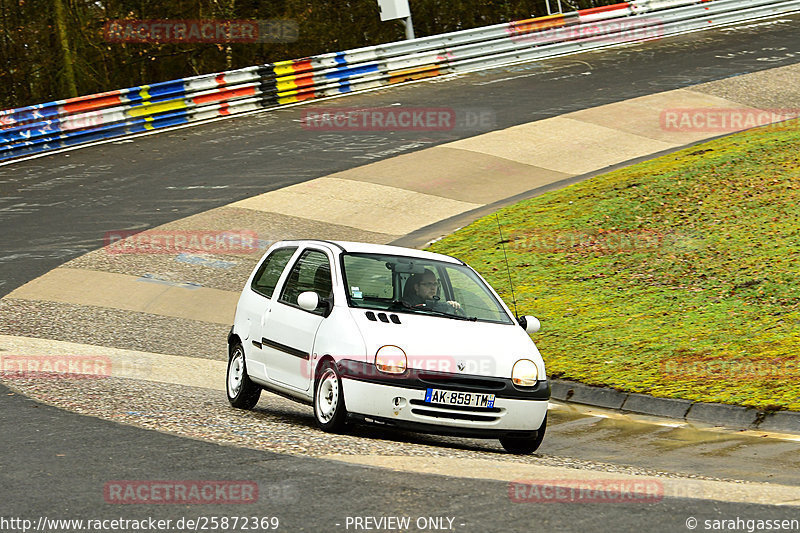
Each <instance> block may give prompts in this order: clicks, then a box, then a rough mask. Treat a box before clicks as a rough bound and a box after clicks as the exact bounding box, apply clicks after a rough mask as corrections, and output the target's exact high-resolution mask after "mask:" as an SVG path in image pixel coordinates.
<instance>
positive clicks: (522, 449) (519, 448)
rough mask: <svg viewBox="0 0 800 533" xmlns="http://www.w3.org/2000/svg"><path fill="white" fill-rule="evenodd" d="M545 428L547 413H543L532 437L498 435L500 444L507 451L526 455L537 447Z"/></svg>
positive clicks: (542, 437)
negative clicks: (542, 418) (540, 423)
mask: <svg viewBox="0 0 800 533" xmlns="http://www.w3.org/2000/svg"><path fill="white" fill-rule="evenodd" d="M546 429H547V414H546V413H545V415H544V420H542V425H541V426H540V427H539V429H537V430H536V435H534V436H533V437H500V444H502V445H503V448H505V450H506V451H507V452H509V453H515V454H518V455H528V454H531V453H533V452H535V451H536V450H538V449H539V446H540V445H541V444H542V440H543V439H544V432H545V430H546Z"/></svg>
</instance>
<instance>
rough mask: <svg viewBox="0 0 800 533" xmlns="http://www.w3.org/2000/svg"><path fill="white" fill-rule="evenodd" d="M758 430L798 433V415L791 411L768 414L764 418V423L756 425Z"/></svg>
mask: <svg viewBox="0 0 800 533" xmlns="http://www.w3.org/2000/svg"><path fill="white" fill-rule="evenodd" d="M758 429H763V430H766V431H786V432H790V433H800V413H795V412H791V411H778V412H775V413H768V414H767V415H765V416H764V421H763V422H761V424H759V425H758Z"/></svg>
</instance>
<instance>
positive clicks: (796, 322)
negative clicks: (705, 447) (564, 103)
mask: <svg viewBox="0 0 800 533" xmlns="http://www.w3.org/2000/svg"><path fill="white" fill-rule="evenodd" d="M576 157H579V154H576ZM497 215H498V216H499V220H500V222H501V224H502V227H503V236H504V237H505V239H506V242H505V245H506V251H507V254H508V262H509V265H510V270H511V277H512V279H513V282H514V289H515V292H516V298H517V303H518V308H519V313H520V314H532V315H535V316H537V317H538V318H539V319H540V320H541V322H542V330H541V332H539V333H537V334H535V335H534V336H533V338H534V340H535V341H536V344H537V346H538V347H539V350H540V351H541V352H542V355H543V357H544V359H545V362H546V363H547V365H548V373H549V375H550V376H551V377H562V378H565V379H573V380H578V381H582V382H584V383H587V384H591V385H606V386H609V387H613V388H616V389H619V390H624V391H628V392H641V393H647V394H652V395H654V396H660V397H673V398H684V399H689V400H694V401H703V402H722V403H729V404H738V405H746V406H752V407H758V408H761V409H766V410H777V409H789V410H794V411H800V286H799V285H800V284H799V283H798V278H799V276H800V128H798V126H797V123H796V121H791V122H789V123H785V125H783V126H772V127H766V128H760V129H756V130H750V131H746V132H743V133H738V134H735V135H731V136H728V137H725V138H722V139H718V140H715V141H711V142H708V143H705V144H703V145H698V146H694V147H692V148H689V149H686V150H683V151H680V152H676V153H674V154H670V155H668V156H664V157H661V158H658V159H654V160H652V161H647V162H644V163H641V164H637V165H634V166H631V167H628V168H624V169H621V170H618V171H615V172H612V173H609V174H605V175H602V176H599V177H595V178H592V179H589V180H587V181H585V182H581V183H578V184H575V185H572V186H570V187H567V188H565V189H562V190H558V191H554V192H550V193H547V194H544V195H542V196H538V197H536V198H533V199H530V200H527V201H524V202H521V203H519V204H516V205H513V206H510V207H507V208H505V209H502V210H501V211H499V212H498V213H497ZM429 249H430V250H432V251H435V252H440V253H446V254H450V255H455V256H457V257H459V258H461V259H463V260H464V261H466V262H467V263H469V264H470V265H472V266H473V267H474V268H475V269H476V270H478V271H479V272H480V273H481V274H482V275H483V276H484V277H485V278H486V279H487V281H489V283H491V284H492V286H493V287H495V289H497V290H498V292H500V294H501V296H502V297H503V298H504V299H505V300H506V301H507V302H511V293H510V290H509V289H508V279H507V274H506V270H505V263H504V260H503V250H502V248H501V243H500V238H499V234H498V227H497V221H496V219H495V215H491V216H488V217H485V218H482V219H480V220H477V221H476V222H474V223H473V224H471V225H469V226H467V227H465V228H463V229H461V230H459V231H457V232H456V233H454V234H453V235H450V236H448V237H446V238H444V239H442V240H440V241H438V242H436V243H434V244H433V245H432V246H430V247H429Z"/></svg>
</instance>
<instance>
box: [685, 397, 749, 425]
mask: <svg viewBox="0 0 800 533" xmlns="http://www.w3.org/2000/svg"><path fill="white" fill-rule="evenodd" d="M763 416H764V415H763V412H761V411H758V410H757V409H753V408H751V407H742V406H740V405H727V404H723V403H699V402H698V403H694V404H692V406H691V408H689V412H688V413H687V414H686V420H694V421H697V422H705V423H707V424H714V425H715V426H735V427H745V428H752V427H755V426H756V425H757V423H758V422H760V419H761V418H763Z"/></svg>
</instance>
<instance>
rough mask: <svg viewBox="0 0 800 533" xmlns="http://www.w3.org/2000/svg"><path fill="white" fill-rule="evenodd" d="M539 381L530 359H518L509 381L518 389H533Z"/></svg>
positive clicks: (537, 372)
mask: <svg viewBox="0 0 800 533" xmlns="http://www.w3.org/2000/svg"><path fill="white" fill-rule="evenodd" d="M538 379H539V370H538V369H537V368H536V363H534V362H533V361H531V360H530V359H520V360H519V361H517V362H516V363H514V369H513V370H511V381H512V383H514V385H517V386H519V387H533V386H535V385H536V382H537V381H538Z"/></svg>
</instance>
